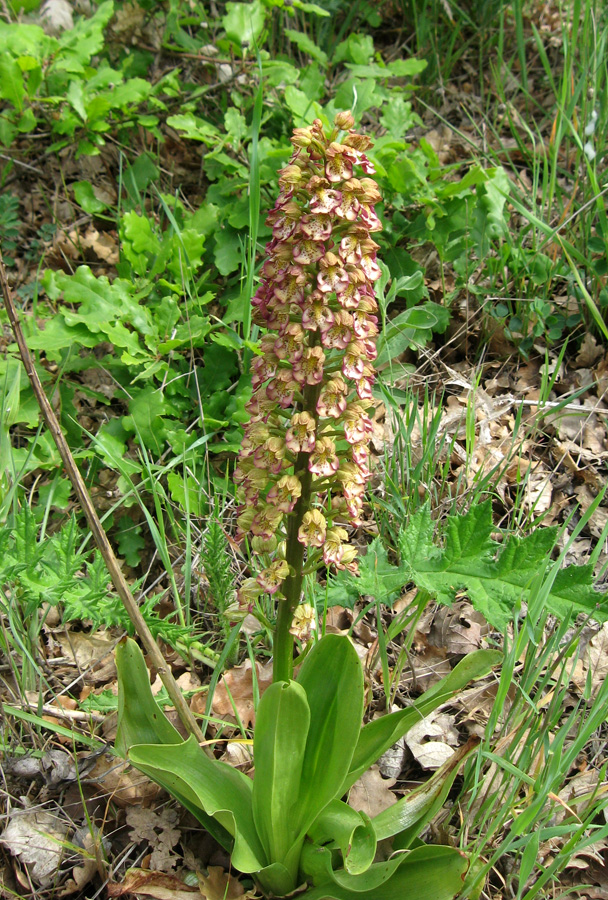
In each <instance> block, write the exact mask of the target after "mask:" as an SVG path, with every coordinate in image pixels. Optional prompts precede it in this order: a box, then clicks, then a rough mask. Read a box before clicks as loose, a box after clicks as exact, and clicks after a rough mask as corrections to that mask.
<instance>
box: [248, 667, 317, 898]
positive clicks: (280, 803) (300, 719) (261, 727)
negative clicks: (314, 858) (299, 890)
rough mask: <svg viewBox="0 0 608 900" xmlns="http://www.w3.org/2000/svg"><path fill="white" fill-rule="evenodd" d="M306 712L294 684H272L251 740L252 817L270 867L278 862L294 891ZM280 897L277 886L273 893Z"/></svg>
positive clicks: (286, 888)
mask: <svg viewBox="0 0 608 900" xmlns="http://www.w3.org/2000/svg"><path fill="white" fill-rule="evenodd" d="M309 724H310V712H309V709H308V701H307V699H306V692H305V690H304V688H303V687H302V686H301V685H299V684H297V683H296V682H295V681H291V682H285V681H279V682H276V683H275V684H272V685H271V686H270V687H269V688H268V689H267V691H266V692H265V694H264V696H263V697H262V699H261V700H260V703H259V706H258V710H257V717H256V726H255V735H254V743H253V748H254V751H253V752H254V758H255V779H254V782H253V817H254V820H255V825H256V828H257V832H258V834H259V837H260V840H261V842H262V845H263V847H264V850H265V851H266V857H267V859H268V861H269V862H270V863H276V862H280V863H282V864H283V865H284V866H285V867H286V870H287V871H288V872H289V874H290V879H289V881H290V884H288V885H285V886H282V887H281V888H280V892H282V893H289V892H290V891H292V890H294V888H295V887H296V886H297V881H296V879H297V872H298V861H299V856H300V847H301V844H302V837H301V831H302V828H301V818H302V811H301V809H300V804H299V802H298V797H299V795H300V790H301V788H300V782H301V777H302V764H303V762H304V754H305V750H306V738H307V735H308V728H309ZM278 892H279V886H278V885H277V886H276V888H275V889H274V890H273V893H278Z"/></svg>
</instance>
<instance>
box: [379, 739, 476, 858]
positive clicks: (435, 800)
mask: <svg viewBox="0 0 608 900" xmlns="http://www.w3.org/2000/svg"><path fill="white" fill-rule="evenodd" d="M478 744H479V740H478V739H477V738H472V739H471V740H469V741H467V743H466V744H464V746H462V747H459V748H458V750H456V752H455V753H454V754H453V756H451V757H450V759H448V760H447V762H445V763H444V764H443V765H442V766H441V767H440V768H439V769H437V771H436V772H435V773H434V774H433V775H432V776H431V777H430V778H429V779H428V781H425V782H424V784H422V785H420V787H418V788H416V789H415V790H413V791H410V792H409V793H408V794H406V795H405V797H402V798H401V800H398V801H397V803H395V804H393V806H390V807H389V808H388V809H385V810H383V812H381V813H379V814H378V815H377V816H374V818H373V819H372V825H373V826H374V830H375V832H376V836H377V838H378V840H379V841H381V840H383V839H384V838H388V837H392V836H393V835H395V834H396V835H397V838H396V840H395V843H394V844H393V847H394V849H395V850H397V849H398V850H406V849H408V848H409V847H410V845H411V842H412V840H413V839H414V838H416V837H417V836H418V835H419V834H420V832H421V831H422V829H423V828H424V827H425V825H427V824H428V823H429V822H430V821H431V820H432V819H433V817H434V816H435V814H436V813H437V812H438V811H439V810H440V809H441V807H442V806H443V804H444V802H445V799H446V797H447V795H448V793H449V791H450V788H451V787H452V785H453V783H454V779H455V778H456V775H457V774H458V771H459V769H460V767H461V765H462V763H463V762H464V761H465V760H466V759H467V758H468V757H469V756H470V755H471V753H473V752H474V750H475V749H476V748H477V746H478Z"/></svg>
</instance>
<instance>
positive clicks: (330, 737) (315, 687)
mask: <svg viewBox="0 0 608 900" xmlns="http://www.w3.org/2000/svg"><path fill="white" fill-rule="evenodd" d="M297 681H298V684H300V685H301V686H302V687H303V688H304V690H305V691H306V696H307V699H308V706H309V708H310V729H309V732H308V738H307V741H306V752H305V754H304V761H303V765H302V786H301V791H300V797H299V800H298V804H299V807H300V815H301V823H302V834H304V833H305V832H306V831H308V829H309V828H310V826H311V825H312V823H313V822H314V820H315V819H316V818H317V816H318V815H319V813H320V812H321V811H322V810H323V809H324V808H325V807H326V806H327V804H328V803H329V802H330V801H331V800H333V799H334V797H340V796H341V793H343V792H340V787H341V785H342V783H343V781H344V779H345V778H346V776H347V773H348V771H349V768H350V766H351V760H352V756H353V752H354V749H355V746H356V745H357V740H358V738H359V735H360V733H361V720H362V718H363V668H362V666H361V662H360V660H359V657H358V656H357V651H356V650H355V648H354V647H353V645H352V643H351V642H350V640H349V638H347V637H346V636H345V635H338V634H326V635H325V636H324V637H323V638H321V640H320V641H319V642H318V644H316V645H315V646H314V647H313V649H312V650H311V651H310V653H309V654H308V656H307V657H306V659H305V660H304V662H303V663H302V667H301V668H300V671H299V673H298V678H297Z"/></svg>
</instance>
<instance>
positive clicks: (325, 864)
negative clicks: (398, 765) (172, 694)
mask: <svg viewBox="0 0 608 900" xmlns="http://www.w3.org/2000/svg"><path fill="white" fill-rule="evenodd" d="M353 127H354V120H353V117H352V115H351V114H350V113H348V112H344V113H339V114H338V115H337V117H336V119H335V122H334V124H333V126H331V127H329V128H327V127H326V126H325V125H324V123H323V122H322V121H321V120H319V119H316V120H315V121H314V122H313V124H312V125H311V126H309V127H308V128H297V129H296V130H295V132H294V134H293V137H292V143H293V145H294V152H293V155H292V157H291V159H290V161H289V163H288V165H287V166H286V167H285V168H284V169H283V170H282V171H281V173H280V179H279V185H280V194H279V198H278V200H277V202H276V205H275V208H274V210H273V211H272V212H271V213H270V216H269V220H268V221H269V224H270V225H271V226H272V229H273V238H272V240H271V241H270V242H269V244H268V245H267V247H266V253H267V258H266V260H265V262H264V265H263V279H262V281H261V284H260V287H259V289H258V291H257V292H256V294H255V297H254V298H253V307H254V317H255V321H256V322H257V324H258V325H259V326H260V327H261V328H263V329H264V334H263V337H262V339H261V352H260V355H259V356H257V357H256V359H255V360H254V362H253V364H252V378H253V389H254V392H253V395H252V398H251V401H250V403H249V413H250V416H251V418H250V421H249V423H248V425H247V426H246V428H245V435H244V440H243V444H242V449H241V454H240V459H239V462H238V466H237V468H236V472H235V481H236V483H237V485H238V490H239V492H240V494H241V500H242V506H241V509H240V511H239V516H238V526H239V536H240V537H241V539H244V538H245V536H246V535H247V534H249V536H250V545H251V547H252V549H253V551H254V553H255V554H256V555H257V556H258V557H259V559H260V560H261V561H263V564H262V568H261V571H260V573H259V574H258V575H257V577H255V578H253V577H252V578H250V579H248V580H247V581H246V582H245V583H244V585H243V586H242V588H241V590H240V591H239V593H238V606H239V609H240V611H241V613H242V614H244V613H246V612H247V611H248V610H249V609H252V608H254V604H255V603H256V602H257V601H258V599H259V597H260V596H261V595H262V594H263V593H264V592H266V593H268V594H271V595H273V596H274V597H275V598H276V600H277V618H276V627H275V632H274V646H273V653H274V670H273V684H272V685H271V686H270V687H269V688H268V689H267V690H266V692H265V693H264V695H263V696H262V698H261V700H260V702H259V705H258V710H257V720H256V726H255V733H254V741H253V749H254V762H255V777H254V778H253V780H251V779H250V778H248V777H247V776H246V775H244V774H243V773H242V772H240V771H238V770H236V769H233V768H232V767H231V766H229V765H228V764H226V763H225V762H222V761H221V760H218V759H215V758H209V756H207V755H206V754H205V752H203V749H202V748H201V747H200V746H199V744H198V743H197V741H196V738H195V737H194V736H191V737H190V738H189V739H188V740H187V741H184V740H183V739H182V738H181V736H180V735H179V733H178V732H177V731H176V730H175V729H174V728H173V726H172V725H171V724H170V723H169V721H168V720H167V719H166V718H165V717H164V716H163V714H162V713H161V711H160V709H159V707H158V706H157V704H156V702H155V700H154V698H153V696H152V693H151V691H150V684H149V677H148V670H147V668H146V665H145V661H144V658H143V656H142V653H141V651H140V650H139V647H138V646H137V644H136V643H135V642H134V641H132V640H125V641H124V642H123V643H122V644H121V645H120V646H119V648H118V650H117V665H118V674H119V714H118V719H119V721H118V735H117V742H116V745H117V750H118V752H119V753H120V754H121V755H122V756H124V757H126V758H128V759H129V760H130V762H132V763H133V765H135V766H136V767H137V768H138V769H140V770H141V771H142V772H144V773H146V774H147V775H149V776H150V777H151V778H153V779H154V780H155V781H156V782H158V783H159V784H160V785H162V786H163V787H165V788H166V789H167V790H168V791H170V792H171V793H172V794H173V795H174V796H175V797H176V798H177V799H178V800H179V801H180V802H181V803H183V804H184V806H185V807H186V808H187V809H189V810H190V812H192V813H193V814H194V815H195V816H196V818H197V819H198V820H199V821H200V822H201V823H202V824H203V825H204V826H205V827H206V828H207V829H208V831H209V832H210V833H211V834H212V835H213V836H214V837H215V838H216V839H217V840H218V842H219V843H220V844H221V845H222V846H223V847H225V848H226V850H228V851H229V852H230V854H231V860H232V865H233V866H234V868H235V869H237V870H238V871H240V872H243V873H245V874H248V875H251V876H252V877H253V879H254V881H255V884H256V886H257V887H258V888H259V889H260V890H261V891H262V893H263V894H264V895H265V896H267V897H285V896H288V895H291V894H292V893H293V892H294V891H296V892H297V893H298V894H299V895H301V896H303V897H305V898H306V900H325V898H335V900H355V898H359V900H392V898H395V900H450V898H453V897H455V896H456V894H457V893H458V892H459V890H460V889H461V887H462V879H463V877H464V874H465V873H466V871H467V868H468V860H467V858H466V856H465V855H464V854H463V853H462V852H460V851H459V850H456V849H454V848H452V847H446V846H428V845H426V844H423V843H422V842H421V841H420V840H419V838H418V835H419V834H420V832H421V830H422V829H423V828H424V827H425V825H426V824H427V823H428V822H429V821H430V819H432V817H433V816H434V815H435V814H436V812H437V810H438V809H439V808H440V807H441V805H442V804H443V802H444V801H445V798H446V796H447V793H448V791H449V789H450V787H451V785H452V783H453V780H454V778H455V776H456V773H457V771H458V770H459V767H460V765H461V764H462V762H463V760H464V759H465V758H466V757H467V756H468V755H469V754H471V753H472V752H473V751H474V747H475V743H474V742H469V743H468V744H466V745H465V746H464V747H463V748H461V749H460V750H459V751H457V752H456V753H455V754H454V756H453V757H452V759H451V760H449V761H448V762H447V763H446V764H445V765H444V766H443V767H442V768H441V769H439V771H438V772H437V773H435V775H433V776H432V777H431V778H430V779H429V781H427V782H426V783H425V784H423V785H422V786H421V787H420V788H418V789H416V790H414V791H411V792H410V793H408V794H407V795H406V796H405V797H403V798H402V799H401V800H399V801H397V802H396V803H395V804H394V805H393V806H391V807H390V808H389V809H388V810H386V811H385V812H382V813H380V814H379V815H377V816H375V817H374V818H370V817H369V816H367V815H366V814H365V813H363V812H357V811H355V810H354V809H352V808H351V807H350V806H349V805H348V802H347V800H346V798H347V796H348V792H349V790H350V788H351V787H352V785H353V784H354V783H355V781H357V780H358V778H359V777H360V776H361V775H362V774H363V773H364V772H365V771H366V770H367V769H368V768H369V767H370V766H371V765H372V764H373V763H374V762H375V761H376V760H377V759H378V758H379V757H380V756H381V755H382V754H383V753H384V752H385V751H386V750H388V749H389V747H391V746H392V745H393V744H394V743H395V742H396V741H397V740H399V738H401V737H402V736H403V735H404V734H405V733H406V732H407V730H408V729H409V728H410V727H411V726H412V725H413V724H415V723H416V722H417V721H419V720H420V718H421V717H423V716H425V715H428V714H429V713H430V712H431V711H432V710H433V709H435V708H436V707H438V706H440V705H441V704H443V703H446V702H447V701H449V700H450V698H451V697H453V696H454V694H455V693H457V692H458V691H460V690H461V689H462V688H463V687H464V686H465V685H466V684H467V683H468V682H469V681H470V680H471V679H472V678H477V677H480V676H482V675H484V674H486V673H487V672H489V670H490V668H491V667H492V666H493V665H494V664H496V662H497V661H498V654H497V653H495V652H494V651H478V652H477V653H473V654H470V655H469V656H467V657H466V658H465V659H464V660H463V661H462V662H460V663H459V664H458V665H457V666H456V667H455V668H454V669H453V671H452V672H451V673H450V675H448V676H447V677H446V678H444V679H443V680H442V681H440V682H439V683H438V684H437V685H435V686H434V687H433V688H431V689H430V690H429V691H427V692H426V693H425V694H424V695H423V696H422V697H420V698H419V699H418V700H417V701H416V703H415V704H414V705H412V706H410V707H408V708H406V709H402V710H399V711H397V712H393V713H391V714H389V715H386V716H384V717H381V718H378V719H375V720H373V721H371V722H368V723H367V724H365V725H362V721H363V715H364V675H363V668H362V665H361V662H360V660H359V657H358V654H357V652H356V650H355V647H354V646H353V644H352V643H351V641H350V640H349V638H348V637H346V636H345V635H335V634H326V635H325V636H323V637H321V638H320V639H319V640H317V641H316V642H313V646H312V649H311V650H310V652H309V653H308V654H307V655H306V656H305V658H304V660H303V662H302V663H301V665H300V667H299V671H298V673H297V675H296V676H295V677H294V635H297V636H298V637H300V638H301V639H305V638H306V637H307V636H309V637H310V638H311V640H312V637H313V635H312V634H311V633H310V632H311V630H310V624H311V623H312V622H313V621H314V611H312V610H310V609H308V608H307V607H306V605H305V604H303V603H302V602H301V595H302V585H303V579H304V576H305V575H306V574H307V573H313V572H315V571H316V570H317V569H318V568H319V567H321V566H335V567H337V568H347V569H349V570H351V571H354V572H356V566H357V562H356V550H355V548H354V547H353V546H352V545H351V544H349V542H348V533H349V532H348V528H349V527H350V528H352V527H356V526H357V525H360V524H361V515H362V508H363V498H364V493H365V488H366V485H367V482H368V480H369V478H370V466H369V450H368V444H369V440H370V437H371V433H372V423H371V419H370V416H369V413H368V405H369V402H370V400H371V398H372V384H373V379H374V369H373V362H374V359H375V355H376V350H375V344H374V337H375V335H376V334H377V330H378V321H377V317H376V311H377V307H376V301H375V299H374V288H373V286H374V282H375V281H376V280H377V279H378V278H379V276H380V269H379V266H378V263H377V260H376V253H377V250H378V245H377V244H376V242H375V241H374V240H373V238H372V237H371V235H372V234H373V233H374V232H377V231H379V230H380V228H381V225H380V221H379V219H378V217H377V215H376V213H375V211H374V204H375V203H377V202H378V201H379V199H380V195H379V192H378V189H377V186H376V184H375V182H374V181H373V180H372V179H371V178H370V177H369V176H370V175H373V174H374V169H373V165H372V163H371V162H370V160H369V159H368V157H367V156H366V153H365V151H366V150H367V149H368V148H369V147H370V145H371V142H370V140H369V139H368V138H367V137H365V136H363V135H360V134H357V133H356V132H355V131H354V130H353ZM307 632H308V634H307ZM385 838H392V839H393V844H392V852H390V854H389V856H388V858H386V856H384V857H383V858H382V861H378V860H377V859H376V857H377V844H378V841H380V840H384V839H385Z"/></svg>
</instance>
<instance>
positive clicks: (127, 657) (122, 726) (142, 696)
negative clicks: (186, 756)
mask: <svg viewBox="0 0 608 900" xmlns="http://www.w3.org/2000/svg"><path fill="white" fill-rule="evenodd" d="M116 669H117V671H118V728H117V731H116V743H115V746H116V750H117V751H118V753H120V755H121V756H122V757H125V758H126V757H127V754H128V751H129V750H130V748H131V747H133V746H134V745H135V744H181V743H182V742H183V738H182V736H181V734H180V733H179V731H177V730H176V729H175V728H174V727H173V725H172V724H171V722H169V720H168V719H167V717H166V716H165V714H164V713H163V711H162V709H161V708H160V706H159V705H158V703H157V702H156V700H155V699H154V695H153V694H152V690H151V688H150V674H149V672H148V667H147V666H146V662H145V660H144V656H143V653H142V652H141V650H140V648H139V646H138V645H137V644H136V643H135V641H134V640H132V639H131V638H126V639H125V640H122V641H121V642H120V644H119V645H118V647H117V648H116Z"/></svg>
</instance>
